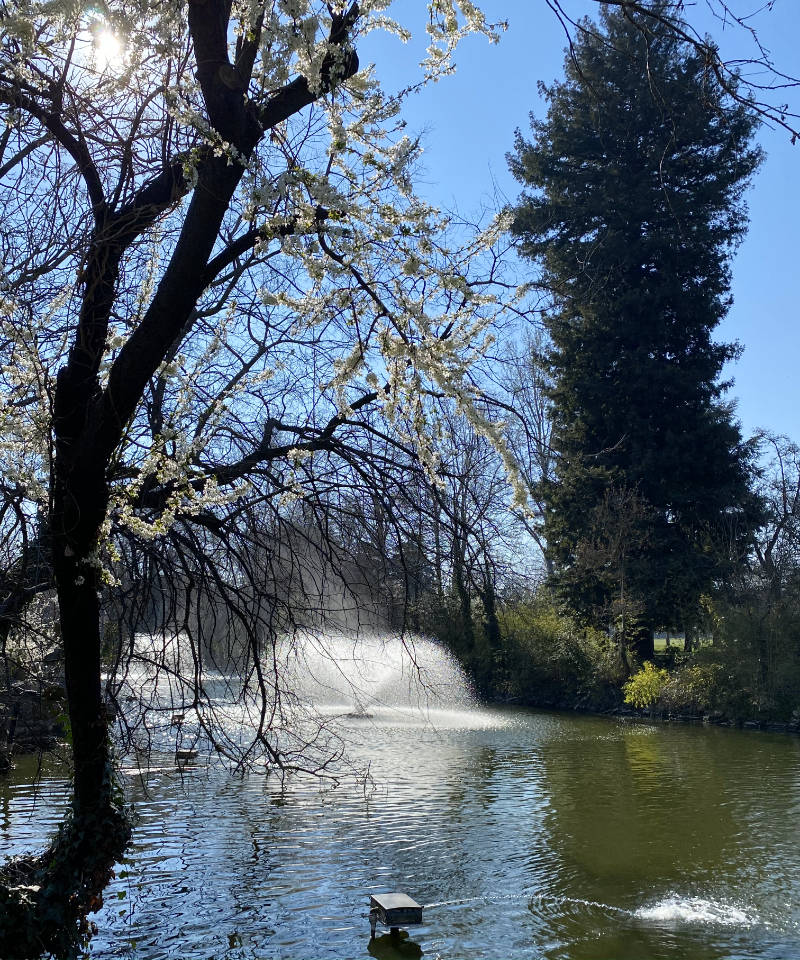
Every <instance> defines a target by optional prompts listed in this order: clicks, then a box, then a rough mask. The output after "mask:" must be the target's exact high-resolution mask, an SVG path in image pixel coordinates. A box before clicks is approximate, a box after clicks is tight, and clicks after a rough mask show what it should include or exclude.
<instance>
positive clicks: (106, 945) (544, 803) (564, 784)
mask: <svg viewBox="0 0 800 960" xmlns="http://www.w3.org/2000/svg"><path fill="white" fill-rule="evenodd" d="M341 723H342V731H343V733H344V734H345V735H346V737H347V739H348V741H349V742H350V747H349V752H350V755H351V757H352V758H354V759H355V760H356V761H368V762H369V763H370V773H371V779H369V780H367V781H366V782H353V781H352V780H345V781H344V782H343V783H342V785H341V786H340V787H339V788H337V789H326V790H321V789H320V787H319V784H317V783H316V782H308V781H302V782H298V781H295V782H291V783H289V784H288V785H287V786H286V787H285V788H283V789H282V788H281V787H280V785H279V783H277V781H275V780H274V778H268V777H265V776H263V775H255V774H251V775H249V776H246V777H243V778H242V777H239V778H232V777H231V776H230V775H228V774H226V773H224V772H223V771H221V770H213V769H212V770H209V769H207V768H199V769H197V770H193V771H188V772H186V773H185V774H184V775H183V776H180V775H179V774H178V773H177V772H176V771H175V770H174V769H172V767H171V765H170V764H169V763H168V762H167V758H166V757H165V758H164V759H163V761H162V765H161V766H159V765H158V764H159V760H158V757H154V758H153V759H152V760H151V763H152V764H153V767H154V769H152V770H151V772H150V773H149V774H146V775H145V776H144V777H139V776H138V775H136V773H135V770H134V768H133V767H126V768H125V778H126V782H127V787H128V791H129V794H130V796H131V798H132V800H133V801H134V803H135V806H136V811H137V816H138V824H137V826H136V829H135V833H134V838H135V844H134V847H133V848H132V850H131V854H130V862H128V863H125V864H123V865H121V866H120V868H119V869H118V875H117V878H116V880H115V881H114V882H113V884H112V886H111V887H110V889H109V891H108V893H107V896H106V905H105V907H104V908H103V910H102V911H101V912H100V913H99V914H98V915H97V916H96V917H95V920H96V922H97V923H98V925H99V928H100V933H99V935H98V937H97V938H96V939H95V940H94V941H93V944H92V947H91V955H92V956H97V957H127V958H138V960H157V958H158V960H161V958H204V960H205V958H231V960H233V958H286V960H304V958H331V960H333V958H349V960H352V958H358V957H368V956H370V955H372V956H385V957H391V956H419V955H420V951H422V955H423V956H425V957H430V958H436V957H440V958H465V960H466V958H478V957H486V958H498V960H500V958H503V960H506V958H547V960H556V958H558V960H659V958H665V960H666V958H670V960H672V958H675V960H677V958H681V960H684V958H688V960H722V958H730V960H733V958H737V960H739V958H740V960H745V958H747V960H752V958H757V957H768V958H780V960H792V958H796V957H800V738H795V737H791V736H786V735H779V734H766V733H750V732H746V733H744V732H739V731H735V730H722V729H708V728H702V727H689V726H655V725H642V724H633V723H626V722H621V721H618V720H614V719H605V718H591V717H580V716H567V715H560V714H558V715H557V714H546V713H534V712H526V711H512V710H494V709H478V710H464V711H459V710H454V711H432V712H431V714H430V716H429V718H428V720H427V721H423V720H421V719H419V718H415V717H414V716H412V715H411V714H410V713H404V712H402V711H386V712H384V713H379V714H376V716H375V717H374V718H373V719H371V720H356V719H349V720H343V721H341ZM34 772H35V771H34V770H33V769H32V767H31V765H30V764H26V763H21V764H20V765H19V766H18V768H17V770H16V771H15V773H14V774H13V775H12V778H11V779H10V780H8V781H4V782H2V783H0V843H2V846H3V848H4V849H5V850H7V851H14V850H19V849H21V848H24V847H26V846H30V845H32V844H33V845H35V844H36V843H37V842H38V841H39V840H40V839H41V837H42V836H43V835H44V834H45V833H46V832H47V830H48V829H49V828H51V827H52V825H53V824H54V823H55V821H56V820H57V818H58V816H59V814H60V810H61V809H62V807H63V803H64V784H63V780H61V779H60V777H59V775H58V770H57V769H47V768H45V769H44V770H40V771H39V772H38V777H34V776H33V775H34ZM395 890H400V891H404V892H406V893H408V894H409V895H411V896H412V897H414V898H415V899H416V900H418V901H419V902H420V903H422V904H424V905H425V910H424V916H423V919H424V923H423V925H422V926H420V927H415V928H412V929H411V931H410V940H411V942H410V943H409V942H405V943H404V944H403V945H402V950H400V951H399V952H398V951H395V952H394V953H393V952H392V950H393V949H394V948H393V947H392V944H391V943H389V942H388V940H387V939H386V938H381V939H379V940H378V941H377V942H375V943H372V944H370V941H369V922H368V919H367V911H368V896H369V894H370V893H374V892H381V891H395Z"/></svg>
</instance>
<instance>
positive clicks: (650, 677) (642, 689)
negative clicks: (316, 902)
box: [622, 660, 669, 709]
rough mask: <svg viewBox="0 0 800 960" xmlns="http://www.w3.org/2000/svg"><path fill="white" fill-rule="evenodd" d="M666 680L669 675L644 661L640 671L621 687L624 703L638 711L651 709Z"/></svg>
mask: <svg viewBox="0 0 800 960" xmlns="http://www.w3.org/2000/svg"><path fill="white" fill-rule="evenodd" d="M668 680H669V674H668V673H667V671H666V670H664V669H663V668H659V667H657V666H656V665H655V664H654V663H651V662H650V661H649V660H645V662H644V665H643V666H642V669H641V670H640V671H639V672H638V673H635V674H634V675H633V676H632V677H631V678H630V680H628V682H627V683H626V684H624V686H623V687H622V692H623V694H624V695H625V703H627V704H630V705H631V706H633V707H639V708H640V709H644V708H645V707H652V706H653V705H654V704H655V703H656V702H657V701H658V698H659V697H660V696H661V693H662V691H663V690H664V687H665V686H666V685H667V681H668Z"/></svg>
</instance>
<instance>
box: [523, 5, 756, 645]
mask: <svg viewBox="0 0 800 960" xmlns="http://www.w3.org/2000/svg"><path fill="white" fill-rule="evenodd" d="M650 10H651V12H656V13H658V12H659V11H660V12H663V13H667V12H670V13H672V14H674V13H675V10H674V4H669V3H667V2H664V0H661V2H657V3H655V4H653V5H652V6H651V8H650ZM542 93H543V94H544V96H545V97H546V100H547V103H548V111H547V117H546V119H545V120H535V119H532V130H533V138H532V140H531V141H530V142H528V141H526V140H525V139H524V138H523V137H522V136H521V135H520V134H519V133H518V134H517V141H516V150H515V154H514V155H513V156H511V157H510V158H509V162H510V165H511V169H512V172H513V173H514V175H515V176H516V177H517V179H518V180H519V181H520V182H521V183H522V184H523V185H524V187H525V191H524V192H523V194H522V196H521V198H520V201H519V204H518V206H517V207H516V209H515V227H514V229H515V232H516V233H517V235H518V236H519V238H520V241H521V242H520V248H521V251H522V253H523V254H524V255H525V256H527V257H529V258H531V259H534V260H535V261H537V263H538V264H539V265H540V266H541V269H542V271H543V274H544V279H545V281H546V282H547V283H548V285H549V287H550V289H551V290H552V291H553V297H554V301H553V303H554V305H553V309H552V310H551V311H550V313H549V315H548V316H547V318H546V324H547V327H548V330H549V333H550V337H551V341H552V346H551V349H550V353H549V358H548V359H549V365H550V373H551V375H552V378H553V387H552V390H551V400H552V405H553V417H554V423H553V435H552V443H553V447H554V452H555V454H556V458H557V465H556V470H555V476H554V478H553V479H552V481H551V482H549V483H548V484H547V488H546V489H545V490H543V491H542V494H543V497H544V500H545V503H546V519H545V533H546V538H547V543H548V550H549V553H550V557H551V560H552V562H553V565H554V568H555V570H556V582H557V585H558V586H559V588H560V590H561V592H562V594H563V595H564V597H565V599H567V601H568V602H569V603H570V604H571V605H572V606H573V607H574V608H575V609H577V610H579V611H581V612H583V613H584V615H587V616H589V617H590V618H591V619H594V620H595V621H602V622H604V623H605V624H608V622H609V620H610V619H613V611H614V605H615V603H616V602H617V600H618V598H619V596H620V583H619V582H618V580H619V577H620V576H624V578H625V581H624V591H623V594H624V595H625V596H627V597H628V598H630V604H629V607H628V609H629V611H631V610H633V611H635V614H636V615H635V617H631V616H629V617H628V621H627V625H626V630H627V632H628V634H629V639H630V641H631V642H632V643H633V645H634V646H635V647H636V648H637V649H638V652H639V653H640V655H643V656H646V655H648V654H649V653H652V630H653V629H654V628H657V627H659V626H671V627H675V626H679V625H680V626H683V627H684V628H685V629H686V630H687V631H691V629H692V626H693V624H694V623H695V622H696V617H697V610H698V603H699V600H700V597H701V596H702V595H703V594H704V593H705V592H707V591H708V590H709V589H710V588H711V587H712V586H713V585H714V583H716V582H719V581H720V580H721V579H723V578H724V577H725V576H726V574H727V573H728V572H729V568H730V564H731V563H732V562H733V560H734V558H735V557H736V556H738V555H740V549H739V547H740V546H741V544H739V545H736V544H734V545H732V544H731V543H730V538H729V537H725V536H724V535H723V531H725V530H729V529H731V524H730V523H729V522H726V519H727V520H728V521H729V519H730V515H731V513H732V512H735V513H736V514H737V516H739V517H745V518H746V519H747V522H738V523H737V524H736V530H737V531H738V533H737V536H738V537H740V538H747V537H748V536H749V534H750V532H751V531H752V529H753V525H754V523H755V522H756V520H757V512H758V511H757V504H756V502H755V500H754V498H753V497H752V495H751V494H750V492H749V489H750V484H749V473H750V453H749V448H748V447H747V446H746V445H744V444H743V443H742V438H741V435H740V431H739V427H738V424H737V423H736V421H735V420H734V419H733V416H732V410H731V407H730V405H728V404H726V403H725V401H724V399H723V394H724V391H725V389H726V386H727V384H725V383H723V382H721V380H720V374H721V371H722V368H723V365H724V364H725V362H726V361H727V360H728V359H730V358H732V357H733V356H734V355H735V353H736V346H735V345H731V344H720V343H716V342H714V340H713V339H712V332H713V330H714V328H715V327H716V326H717V324H718V323H719V321H720V320H721V319H722V318H723V317H724V315H725V313H726V311H727V310H728V308H729V306H730V296H729V288H730V269H729V261H730V256H731V253H732V251H733V249H734V248H735V246H736V244H737V242H738V241H739V240H740V239H741V238H742V236H743V234H744V232H745V229H746V208H745V204H744V200H743V194H744V191H745V189H746V187H747V185H748V182H749V180H750V177H751V175H752V174H753V172H754V171H755V169H756V167H757V166H758V164H759V161H760V156H761V155H760V151H759V150H758V148H757V147H754V146H753V144H752V137H753V134H754V129H755V126H756V123H757V119H756V118H755V116H754V114H753V113H752V112H751V111H749V110H748V109H747V108H746V106H743V105H741V104H738V103H734V102H733V101H732V100H731V99H730V98H729V97H728V96H726V94H725V93H724V91H722V90H721V89H720V88H719V86H718V85H717V83H716V82H715V79H714V76H713V75H712V74H711V73H710V72H709V70H708V65H707V62H706V61H705V60H704V59H703V57H702V56H701V55H700V54H699V52H698V51H697V50H696V49H695V48H693V47H690V46H689V45H687V44H685V43H684V42H682V41H681V40H680V38H679V37H677V36H676V35H675V31H674V30H670V29H667V28H666V27H664V26H662V25H661V24H660V22H659V20H658V18H657V17H655V18H654V17H652V16H645V17H643V16H638V17H637V16H635V15H633V14H631V13H630V12H626V11H625V10H624V9H620V8H614V9H613V10H609V9H608V8H604V9H603V11H602V14H601V22H600V25H599V26H597V25H595V24H594V23H592V22H590V21H588V20H587V21H584V22H583V23H582V24H581V30H580V33H579V36H578V38H577V40H576V43H575V45H574V48H573V49H571V50H570V52H569V55H568V56H567V58H566V60H565V79H564V80H563V81H561V82H559V83H555V84H554V85H552V86H550V87H544V86H542ZM630 498H634V499H635V502H636V503H637V509H636V510H635V511H634V512H633V514H632V515H628V516H625V517H619V518H618V519H619V520H620V522H621V523H622V524H623V526H624V527H625V529H626V531H627V532H626V540H627V543H628V547H627V550H626V553H625V556H626V562H625V564H624V570H623V571H622V572H621V573H620V574H619V575H614V574H613V571H615V570H621V568H620V565H619V563H618V560H617V559H616V557H617V554H615V556H614V557H611V555H610V554H609V555H608V556H606V554H607V553H608V552H609V551H608V549H604V547H603V544H604V543H605V544H609V543H612V542H616V540H617V539H618V538H617V537H616V533H615V531H613V530H611V529H610V528H609V524H611V525H613V522H614V521H613V515H614V511H611V513H610V512H609V509H608V504H609V502H612V503H620V502H621V503H624V502H626V499H630ZM617 512H619V511H617ZM610 518H611V519H610ZM631 527H633V528H634V529H628V528H631ZM609 549H610V548H609ZM611 552H612V553H613V551H611ZM612 581H613V582H612ZM623 618H624V611H623ZM632 623H635V628H634V629H633V630H631V624H632Z"/></svg>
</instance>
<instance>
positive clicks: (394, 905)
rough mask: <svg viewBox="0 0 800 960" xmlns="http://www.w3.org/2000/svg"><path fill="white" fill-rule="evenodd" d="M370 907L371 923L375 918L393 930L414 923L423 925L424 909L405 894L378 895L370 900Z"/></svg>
mask: <svg viewBox="0 0 800 960" xmlns="http://www.w3.org/2000/svg"><path fill="white" fill-rule="evenodd" d="M369 906H370V911H369V913H370V922H371V923H372V921H373V918H374V919H375V920H377V921H380V923H382V924H383V925H384V926H385V927H391V928H392V929H393V930H394V929H396V928H398V927H407V926H408V925H409V924H412V923H422V907H421V906H420V904H418V903H417V901H416V900H412V899H411V897H409V896H407V895H406V894H405V893H379V894H376V895H375V896H374V897H373V896H371V897H370V898H369ZM373 929H374V925H373Z"/></svg>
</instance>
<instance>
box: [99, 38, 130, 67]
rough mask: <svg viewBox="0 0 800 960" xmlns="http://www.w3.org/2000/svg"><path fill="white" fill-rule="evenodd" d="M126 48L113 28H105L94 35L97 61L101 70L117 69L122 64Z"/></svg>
mask: <svg viewBox="0 0 800 960" xmlns="http://www.w3.org/2000/svg"><path fill="white" fill-rule="evenodd" d="M124 52H125V48H124V47H123V45H122V41H121V40H120V39H119V37H118V36H117V35H116V34H115V33H113V32H112V31H111V30H108V29H106V28H103V29H101V30H98V31H97V32H96V33H95V35H94V55H95V63H96V65H97V67H98V69H100V70H107V69H111V70H113V69H115V68H116V67H120V66H121V65H122V58H123V54H124Z"/></svg>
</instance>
